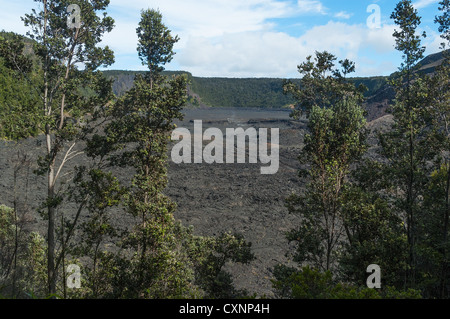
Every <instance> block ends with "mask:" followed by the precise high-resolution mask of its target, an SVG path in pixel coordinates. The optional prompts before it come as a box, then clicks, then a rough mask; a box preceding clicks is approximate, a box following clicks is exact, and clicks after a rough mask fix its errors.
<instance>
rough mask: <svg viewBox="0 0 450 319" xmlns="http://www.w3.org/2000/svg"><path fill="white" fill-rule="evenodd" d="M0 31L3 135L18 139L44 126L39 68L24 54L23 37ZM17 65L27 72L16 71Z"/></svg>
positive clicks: (0, 129)
mask: <svg viewBox="0 0 450 319" xmlns="http://www.w3.org/2000/svg"><path fill="white" fill-rule="evenodd" d="M4 35H6V34H3V33H2V34H1V35H0V139H7V140H19V139H22V138H27V137H30V136H35V135H37V134H38V133H39V132H40V130H41V129H42V115H41V114H42V113H41V112H40V109H39V100H40V98H39V94H38V92H37V91H36V90H35V87H34V85H36V83H37V79H36V78H37V76H38V71H35V70H33V69H32V60H31V59H30V58H29V57H28V56H27V55H25V52H24V51H25V49H24V39H23V38H22V37H20V36H17V35H15V34H10V35H6V36H7V37H6V38H5V37H3V36H4ZM16 66H18V67H20V68H21V69H22V70H24V73H21V72H18V71H16V70H17V68H16Z"/></svg>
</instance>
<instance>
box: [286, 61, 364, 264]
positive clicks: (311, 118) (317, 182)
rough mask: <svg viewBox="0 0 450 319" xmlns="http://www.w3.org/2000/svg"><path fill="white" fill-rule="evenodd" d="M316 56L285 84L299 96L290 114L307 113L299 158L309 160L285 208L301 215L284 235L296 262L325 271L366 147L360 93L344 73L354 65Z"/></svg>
mask: <svg viewBox="0 0 450 319" xmlns="http://www.w3.org/2000/svg"><path fill="white" fill-rule="evenodd" d="M316 55H317V56H316V60H315V61H316V63H313V62H312V61H311V57H309V58H308V59H307V62H305V63H303V64H302V65H301V66H299V70H300V72H301V73H303V74H304V77H303V78H302V80H301V86H300V87H296V86H294V85H293V83H286V84H285V90H286V91H287V92H291V93H293V94H294V96H295V97H296V99H298V101H299V102H298V108H297V109H296V110H295V111H294V113H293V116H294V117H295V116H298V115H300V114H302V113H303V112H305V113H306V115H307V118H308V131H309V133H308V134H307V135H306V136H305V142H304V143H305V147H304V149H303V151H302V154H301V155H300V157H299V159H300V162H301V163H302V164H306V165H307V170H306V171H302V172H301V174H300V176H301V177H308V180H309V183H308V184H307V186H306V190H305V192H304V194H301V195H297V194H292V195H291V196H290V197H289V198H288V199H287V208H288V210H289V212H291V213H296V214H299V215H301V216H302V217H303V218H302V223H301V225H300V226H299V227H298V228H297V229H294V230H292V231H291V232H290V233H288V240H289V241H291V242H292V241H294V242H296V244H297V245H296V252H295V254H294V260H295V261H296V262H298V263H299V264H303V263H309V264H312V265H313V266H314V267H316V268H318V269H321V270H324V271H327V270H330V269H331V268H332V267H335V266H334V265H335V262H336V258H337V256H338V255H337V253H338V251H339V249H340V247H341V246H342V240H343V236H342V235H343V227H342V219H343V216H342V200H343V190H344V187H345V185H346V183H347V175H348V174H349V172H350V166H351V165H352V164H353V163H355V162H356V161H358V160H359V159H360V158H361V156H362V155H363V154H364V152H365V151H366V149H367V145H366V144H367V143H366V137H367V132H366V129H365V123H366V121H365V119H364V111H363V109H362V106H361V104H362V95H361V92H360V91H359V90H358V89H356V88H355V87H354V85H353V84H350V83H348V82H346V81H345V79H344V78H343V76H342V74H344V75H346V74H348V73H350V72H351V71H352V70H353V64H352V63H351V62H349V61H341V64H342V66H343V71H339V70H335V69H333V66H334V61H335V59H336V58H335V57H334V56H333V55H330V54H328V53H327V52H324V53H316ZM328 73H329V74H328Z"/></svg>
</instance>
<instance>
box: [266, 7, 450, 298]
mask: <svg viewBox="0 0 450 319" xmlns="http://www.w3.org/2000/svg"><path fill="white" fill-rule="evenodd" d="M440 5H441V7H440V10H441V11H442V12H443V15H442V16H441V17H437V18H436V22H438V23H439V25H440V31H441V32H442V38H443V39H444V40H447V43H444V44H443V49H445V46H446V45H447V44H448V40H449V35H448V31H449V23H448V12H449V9H450V2H449V1H442V2H441V3H440ZM391 18H392V19H393V20H394V22H395V23H396V25H397V26H398V28H399V29H398V30H397V29H396V30H395V32H394V38H395V39H396V49H397V50H399V51H400V52H402V53H403V59H404V61H403V63H402V65H401V67H400V68H399V72H396V73H395V74H394V75H393V77H392V78H391V79H390V81H391V85H392V87H393V88H394V90H395V94H396V96H395V101H394V103H393V104H392V105H391V113H392V116H393V120H394V124H393V125H392V128H391V130H389V131H387V132H385V133H380V134H378V138H379V144H380V146H381V148H380V150H379V159H377V160H369V159H366V158H364V157H363V155H364V153H365V147H366V142H365V133H364V124H365V123H364V119H363V116H362V108H361V97H360V96H359V97H358V94H361V93H360V92H361V91H359V92H358V90H356V88H355V87H354V84H352V83H350V82H348V81H346V80H345V74H347V73H348V72H347V71H346V70H348V71H352V69H353V68H352V64H351V63H349V62H346V61H340V64H341V65H342V68H343V71H342V72H340V71H338V70H334V69H333V67H334V60H335V58H334V56H332V55H330V54H328V53H326V52H324V53H316V58H315V60H314V61H312V59H311V57H309V58H308V59H307V61H306V62H305V63H303V64H302V65H300V66H299V71H300V73H301V74H302V75H303V77H302V83H301V85H300V87H297V86H296V85H295V84H293V83H290V82H286V83H285V86H284V88H285V91H286V92H288V93H291V94H292V95H293V96H294V97H295V98H296V100H297V104H296V110H295V111H294V113H293V115H294V116H299V115H301V114H303V113H306V116H307V117H308V119H309V124H308V129H309V132H310V133H309V134H308V135H307V136H306V138H305V147H304V149H303V152H302V155H301V156H300V162H301V163H302V164H307V165H308V167H309V168H308V170H307V171H306V172H305V173H304V174H301V175H300V176H301V177H310V179H308V181H309V184H307V188H306V190H305V192H304V193H303V194H300V195H298V194H293V195H291V197H290V198H289V199H288V201H287V207H288V209H289V211H290V212H291V213H296V214H300V215H301V216H302V217H303V219H302V220H303V221H302V222H301V224H300V225H299V226H298V227H297V228H296V229H294V230H292V231H291V232H289V233H288V234H287V238H288V240H290V241H291V242H295V243H296V244H297V245H296V249H295V252H294V253H293V257H294V261H296V262H297V263H298V264H299V268H300V269H294V268H288V267H285V266H283V265H279V266H278V268H276V269H275V270H274V276H275V277H276V279H277V280H276V281H274V288H275V289H276V291H278V294H280V295H281V296H287V297H288V298H324V297H325V298H345V296H352V297H353V298H359V297H363V298H374V297H375V298H377V297H382V298H390V297H396V298H409V297H425V298H448V297H449V294H448V293H449V292H448V288H447V287H448V283H449V280H450V276H449V272H448V265H449V256H448V248H449V247H450V246H449V245H450V241H449V215H450V210H449V208H450V205H449V195H450V174H449V172H450V166H449V158H448V150H449V145H450V144H449V138H450V134H449V130H448V127H449V126H448V118H449V116H450V114H449V112H450V107H449V101H450V99H449V95H448V94H449V87H450V86H449V74H450V73H449V69H448V63H449V54H448V51H447V52H444V53H443V54H442V55H441V56H442V57H443V59H444V60H443V62H442V63H441V65H440V66H435V72H434V74H433V75H429V74H428V72H417V70H419V69H420V68H421V65H420V61H421V60H422V59H423V52H424V51H425V48H423V47H422V46H421V39H422V35H417V34H416V31H417V28H418V27H419V25H420V20H421V18H420V17H419V16H418V13H417V10H416V9H415V8H414V6H413V5H412V3H411V1H409V0H402V1H400V2H399V3H398V4H397V6H396V8H395V11H394V12H393V13H392V16H391ZM434 58H435V57H434ZM341 74H343V75H344V76H342V75H341ZM355 92H356V93H355ZM372 264H377V265H378V266H380V267H381V269H384V273H385V274H386V276H385V278H384V285H385V286H384V287H382V288H381V290H380V291H379V293H378V292H377V293H371V292H367V291H366V290H364V289H361V288H357V289H356V290H355V289H354V286H353V285H356V287H363V286H364V284H365V279H366V278H367V274H366V273H365V270H366V267H367V266H368V265H372ZM308 265H312V266H313V267H314V268H315V269H316V270H311V269H310V268H304V267H305V266H308ZM340 283H349V284H350V287H353V288H349V287H348V286H346V285H342V284H340ZM349 289H350V290H349ZM342 292H344V294H343V295H342V294H341V293H342ZM403 292H404V293H403Z"/></svg>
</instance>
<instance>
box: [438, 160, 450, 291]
mask: <svg viewBox="0 0 450 319" xmlns="http://www.w3.org/2000/svg"><path fill="white" fill-rule="evenodd" d="M446 168H447V185H446V189H445V191H446V194H445V212H444V230H443V246H444V248H443V253H442V255H443V259H444V260H443V262H442V270H441V280H440V281H441V282H440V295H441V298H442V299H444V298H445V289H446V279H447V270H448V266H449V265H448V262H447V248H446V247H447V246H446V244H447V240H448V226H449V215H450V198H449V195H450V162H447V163H446Z"/></svg>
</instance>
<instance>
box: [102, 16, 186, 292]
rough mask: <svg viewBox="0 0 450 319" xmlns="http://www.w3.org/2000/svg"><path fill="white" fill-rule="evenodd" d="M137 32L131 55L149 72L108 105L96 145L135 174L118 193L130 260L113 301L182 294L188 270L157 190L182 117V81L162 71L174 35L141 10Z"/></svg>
mask: <svg viewBox="0 0 450 319" xmlns="http://www.w3.org/2000/svg"><path fill="white" fill-rule="evenodd" d="M137 34H138V39H139V46H138V53H139V56H140V58H141V59H142V61H143V64H145V65H147V67H148V72H147V73H146V74H144V75H137V76H136V78H135V81H134V87H133V88H132V89H131V90H130V91H128V92H127V93H126V94H125V95H124V96H123V97H122V98H121V99H119V100H118V101H117V103H116V104H115V106H114V108H113V110H112V114H111V115H112V118H113V120H112V121H111V123H109V124H108V125H107V127H106V133H107V138H106V140H105V141H103V142H106V143H113V144H114V148H115V149H116V150H117V151H118V153H119V155H117V156H112V157H111V159H112V165H116V166H124V167H129V168H132V169H133V171H134V172H135V174H134V175H133V176H132V178H131V180H130V181H129V183H130V184H129V185H130V187H129V189H128V192H127V194H126V196H125V204H126V211H127V212H128V213H129V214H130V216H132V217H133V218H134V220H135V223H134V227H133V229H131V230H130V231H129V232H128V235H127V236H126V237H125V238H124V240H123V242H122V244H123V246H122V247H123V248H125V249H127V250H128V251H132V255H131V256H124V258H123V259H122V262H121V263H120V264H121V265H125V266H124V267H123V268H122V269H123V274H124V277H125V278H127V280H125V281H122V284H126V289H122V292H121V295H119V296H118V297H133V298H165V297H186V296H188V295H189V294H190V293H191V292H192V291H191V286H190V282H191V281H192V280H193V276H194V273H193V271H192V268H191V267H190V262H189V261H188V256H187V254H186V252H185V250H183V249H182V241H181V239H180V236H181V233H180V232H179V229H178V227H177V223H176V221H175V219H174V216H173V212H174V210H175V207H176V205H175V203H173V202H172V201H171V200H170V198H169V197H167V196H166V195H165V194H164V193H163V191H164V189H165V188H166V186H167V150H168V144H169V142H170V137H171V132H172V131H173V129H174V128H175V126H174V124H173V121H174V120H175V119H182V113H181V110H182V108H183V106H184V105H185V103H186V100H187V78H186V77H185V76H184V75H180V76H175V77H173V78H168V77H166V76H163V75H162V74H161V71H162V70H163V69H164V68H163V65H164V64H165V63H166V62H168V61H170V59H171V57H172V56H173V54H174V52H173V51H172V47H173V44H174V43H175V42H176V41H177V40H178V37H175V38H174V37H172V35H171V32H170V30H168V29H167V27H165V26H164V25H163V24H162V17H161V14H160V13H159V12H158V11H155V10H151V9H149V10H145V11H142V12H141V21H140V23H139V27H138V28H137ZM125 282H126V283H125Z"/></svg>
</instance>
